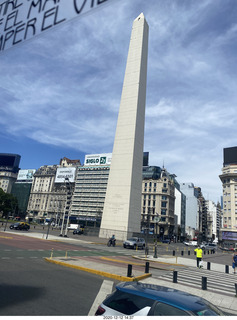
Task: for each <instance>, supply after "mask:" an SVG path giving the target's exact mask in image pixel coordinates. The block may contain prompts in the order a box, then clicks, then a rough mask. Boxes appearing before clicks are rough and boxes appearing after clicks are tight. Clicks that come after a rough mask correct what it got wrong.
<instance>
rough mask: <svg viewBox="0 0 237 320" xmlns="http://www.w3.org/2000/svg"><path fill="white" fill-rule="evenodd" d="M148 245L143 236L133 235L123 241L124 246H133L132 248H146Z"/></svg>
mask: <svg viewBox="0 0 237 320" xmlns="http://www.w3.org/2000/svg"><path fill="white" fill-rule="evenodd" d="M145 246H146V243H145V240H144V239H143V238H137V237H133V238H130V239H128V240H126V241H124V243H123V247H124V248H132V249H139V248H140V249H144V248H145Z"/></svg>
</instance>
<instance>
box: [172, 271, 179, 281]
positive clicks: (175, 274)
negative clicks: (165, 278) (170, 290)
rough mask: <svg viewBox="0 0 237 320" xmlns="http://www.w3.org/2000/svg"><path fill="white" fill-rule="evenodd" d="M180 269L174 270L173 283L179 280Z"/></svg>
mask: <svg viewBox="0 0 237 320" xmlns="http://www.w3.org/2000/svg"><path fill="white" fill-rule="evenodd" d="M177 279H178V271H174V272H173V283H177V282H178V280H177Z"/></svg>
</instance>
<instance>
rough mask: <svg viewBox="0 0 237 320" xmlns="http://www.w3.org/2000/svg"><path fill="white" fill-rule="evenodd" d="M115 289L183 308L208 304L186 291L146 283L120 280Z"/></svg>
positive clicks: (200, 307) (199, 308) (192, 308)
mask: <svg viewBox="0 0 237 320" xmlns="http://www.w3.org/2000/svg"><path fill="white" fill-rule="evenodd" d="M116 289H117V290H120V291H122V292H126V293H131V294H134V295H138V296H143V297H146V298H150V299H152V300H158V301H160V302H163V303H168V304H170V305H173V306H178V307H179V308H180V309H183V310H192V311H195V310H202V309H204V308H205V307H206V305H207V304H208V302H207V301H205V300H204V299H202V298H200V297H197V296H194V295H191V294H189V293H187V292H183V291H180V290H176V289H172V288H168V287H163V286H159V285H154V284H148V283H140V282H121V283H119V284H118V285H117V286H116Z"/></svg>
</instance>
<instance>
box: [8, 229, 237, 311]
mask: <svg viewBox="0 0 237 320" xmlns="http://www.w3.org/2000/svg"><path fill="white" fill-rule="evenodd" d="M6 233H8V234H9V233H14V232H11V231H7V232H6ZM21 235H22V236H27V237H34V238H38V239H42V240H45V241H59V242H66V243H71V244H75V243H80V242H81V243H97V244H99V243H100V244H106V243H107V241H108V240H107V239H101V238H98V237H89V236H87V237H85V239H83V240H82V239H74V238H64V237H59V236H54V235H48V239H47V240H46V234H42V233H33V232H32V233H22V234H21ZM134 258H136V259H137V264H140V265H141V261H143V262H144V263H143V265H145V262H146V261H149V262H153V263H155V264H157V268H158V269H159V268H161V269H162V267H159V266H162V265H163V266H169V267H173V268H175V267H178V266H179V267H180V266H183V267H188V268H189V267H196V260H195V259H188V258H184V257H174V256H170V255H162V256H158V258H153V256H152V255H149V256H147V257H146V256H145V255H144V252H142V253H141V254H139V251H136V252H135V255H134ZM45 260H46V261H47V262H50V263H55V264H59V265H62V266H65V267H69V268H74V269H79V270H83V271H85V272H90V273H94V274H98V275H101V276H104V277H107V278H112V279H116V280H118V281H141V282H146V283H150V284H158V285H162V286H166V287H167V286H168V287H170V288H175V289H179V290H182V291H185V292H188V293H190V294H194V295H197V296H200V297H203V298H205V299H206V300H208V301H210V302H211V303H213V304H214V305H216V306H218V307H220V308H221V309H223V310H224V311H226V312H229V313H232V314H236V315H237V297H235V296H233V297H231V296H226V295H221V294H218V293H213V292H210V291H208V290H201V289H197V288H194V287H187V286H185V285H182V284H179V283H170V282H169V283H167V282H166V281H164V280H161V279H154V278H152V274H150V273H145V270H144V272H142V271H139V270H136V269H135V268H133V271H132V277H127V271H128V263H131V262H126V261H123V263H122V261H118V260H117V259H116V257H106V259H105V258H104V260H103V259H102V257H101V259H100V260H99V261H98V259H97V261H93V259H89V258H88V257H52V258H45ZM108 260H110V261H114V262H116V266H115V265H113V264H111V263H108ZM125 260H126V257H125ZM132 264H133V265H136V262H135V261H134V262H132ZM204 269H207V262H205V261H204ZM211 270H212V271H217V272H221V273H225V266H224V265H221V264H217V263H211ZM230 270H231V269H230ZM236 280H237V278H236Z"/></svg>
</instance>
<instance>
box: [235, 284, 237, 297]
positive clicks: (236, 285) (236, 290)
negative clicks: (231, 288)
mask: <svg viewBox="0 0 237 320" xmlns="http://www.w3.org/2000/svg"><path fill="white" fill-rule="evenodd" d="M235 296H236V297H237V283H235Z"/></svg>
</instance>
